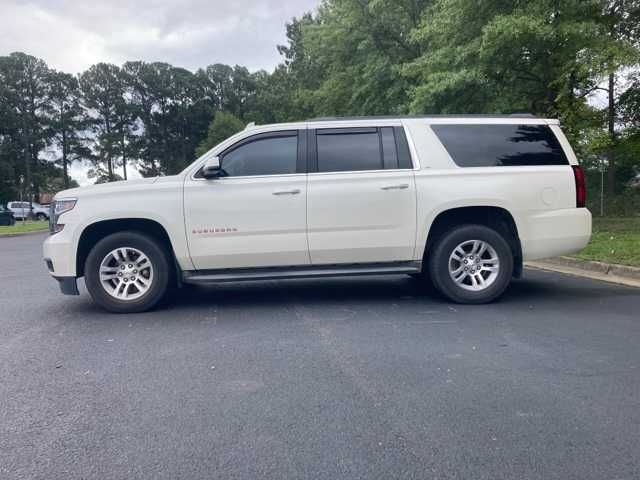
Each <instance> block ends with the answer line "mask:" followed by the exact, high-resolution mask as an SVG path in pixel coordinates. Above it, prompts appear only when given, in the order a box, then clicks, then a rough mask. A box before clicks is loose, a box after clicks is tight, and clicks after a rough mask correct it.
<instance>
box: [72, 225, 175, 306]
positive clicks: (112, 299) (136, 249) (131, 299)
mask: <svg viewBox="0 0 640 480" xmlns="http://www.w3.org/2000/svg"><path fill="white" fill-rule="evenodd" d="M169 273H170V267H169V262H168V259H167V254H166V252H165V251H164V249H163V248H162V246H161V245H160V244H159V243H158V242H157V241H156V240H154V239H153V238H151V237H148V236H146V235H144V234H141V233H138V232H118V233H114V234H111V235H109V236H107V237H105V238H103V239H102V240H100V241H99V242H98V243H97V244H96V245H95V247H93V249H92V250H91V251H90V252H89V255H88V256H87V261H86V262H85V267H84V274H85V284H86V286H87V290H88V291H89V293H90V294H91V297H92V298H93V300H94V301H95V302H96V303H97V304H98V305H100V306H101V307H103V308H105V309H106V310H109V311H110V312H115V313H136V312H143V311H146V310H149V309H151V308H153V307H154V306H155V305H157V304H158V302H159V301H160V300H162V298H163V297H164V295H165V293H166V291H167V287H168V285H169Z"/></svg>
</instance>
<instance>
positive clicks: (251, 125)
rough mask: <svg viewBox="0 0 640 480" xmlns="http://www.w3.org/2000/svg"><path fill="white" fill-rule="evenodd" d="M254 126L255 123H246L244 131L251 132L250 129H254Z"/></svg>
mask: <svg viewBox="0 0 640 480" xmlns="http://www.w3.org/2000/svg"><path fill="white" fill-rule="evenodd" d="M255 126H256V122H249V123H247V126H246V127H244V129H245V130H251V129H252V128H255Z"/></svg>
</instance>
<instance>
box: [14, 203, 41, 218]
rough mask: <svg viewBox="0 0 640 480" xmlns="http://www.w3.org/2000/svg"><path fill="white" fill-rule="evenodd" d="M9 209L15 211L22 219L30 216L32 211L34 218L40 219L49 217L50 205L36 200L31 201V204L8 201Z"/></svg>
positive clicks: (16, 216) (15, 215)
mask: <svg viewBox="0 0 640 480" xmlns="http://www.w3.org/2000/svg"><path fill="white" fill-rule="evenodd" d="M7 209H9V210H10V211H11V212H13V216H14V217H15V218H17V219H20V220H23V219H25V218H28V217H29V212H31V216H32V217H33V218H36V219H38V220H48V219H49V207H46V206H44V205H40V204H39V203H35V202H33V203H31V205H29V202H9V203H7Z"/></svg>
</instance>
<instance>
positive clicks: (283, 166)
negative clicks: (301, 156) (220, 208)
mask: <svg viewBox="0 0 640 480" xmlns="http://www.w3.org/2000/svg"><path fill="white" fill-rule="evenodd" d="M297 158H298V137H297V135H292V136H290V137H272V138H262V139H259V140H255V141H252V142H250V143H245V144H244V145H240V146H239V147H238V148H235V149H233V150H231V151H230V152H229V153H227V154H225V155H224V157H223V158H222V169H223V170H224V172H225V173H226V175H227V176H229V177H243V176H247V175H284V174H287V173H296V163H297Z"/></svg>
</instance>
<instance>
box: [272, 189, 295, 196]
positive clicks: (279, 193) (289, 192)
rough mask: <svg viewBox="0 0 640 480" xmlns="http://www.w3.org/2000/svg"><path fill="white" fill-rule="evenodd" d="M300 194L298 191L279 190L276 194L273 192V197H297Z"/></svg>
mask: <svg viewBox="0 0 640 480" xmlns="http://www.w3.org/2000/svg"><path fill="white" fill-rule="evenodd" d="M299 193H300V190H299V189H297V188H296V189H295V190H279V191H277V192H273V195H298V194H299Z"/></svg>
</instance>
